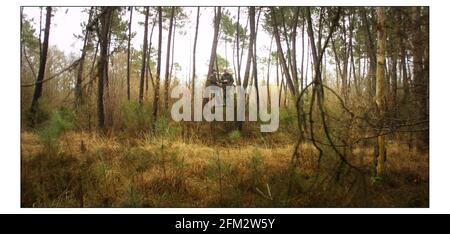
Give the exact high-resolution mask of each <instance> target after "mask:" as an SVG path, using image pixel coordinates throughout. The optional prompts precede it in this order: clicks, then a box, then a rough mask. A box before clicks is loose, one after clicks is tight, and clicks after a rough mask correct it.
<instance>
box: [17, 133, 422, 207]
mask: <svg viewBox="0 0 450 234" xmlns="http://www.w3.org/2000/svg"><path fill="white" fill-rule="evenodd" d="M130 139H131V140H130ZM389 146H390V147H389ZM293 147H294V145H293V144H292V143H286V144H279V145H276V146H273V145H272V146H268V145H264V144H253V145H252V144H248V145H236V146H229V147H228V146H227V147H224V146H217V145H216V146H215V145H206V144H196V143H185V142H183V141H181V140H169V139H161V138H152V137H148V138H143V139H134V138H130V137H123V138H121V137H118V136H111V137H105V136H103V137H101V136H99V135H98V134H96V133H90V132H67V133H65V134H64V135H63V137H62V138H61V139H59V140H58V142H57V144H54V145H52V146H51V147H49V146H45V145H43V144H42V143H41V141H40V140H39V136H38V134H37V133H33V132H22V133H21V205H22V207H428V206H429V173H428V169H429V168H428V165H429V164H428V154H427V153H420V152H418V151H417V150H416V149H408V147H407V146H404V145H402V144H396V143H395V142H391V143H390V144H389V145H388V160H387V162H386V165H387V168H386V175H385V177H383V179H382V180H381V181H378V180H377V179H376V178H375V179H374V178H373V177H371V176H370V165H371V161H372V152H373V149H354V150H353V154H352V155H353V158H352V159H349V160H350V162H352V163H355V164H360V165H366V166H365V167H363V168H365V170H366V171H367V172H368V174H364V175H359V174H358V173H357V172H355V171H353V170H351V169H350V168H348V167H345V168H344V169H342V172H339V173H340V174H341V175H340V179H339V176H336V175H335V174H333V173H326V170H328V171H329V168H330V167H327V166H326V165H327V164H326V161H327V160H324V162H322V163H323V164H324V165H325V166H321V169H318V167H317V156H316V155H317V153H316V152H315V149H314V148H313V147H312V146H311V145H302V151H301V152H302V155H301V160H300V163H299V166H298V168H297V169H296V170H294V171H292V170H290V165H291V164H290V162H291V157H292V152H293ZM330 161H331V160H330ZM330 165H331V163H330ZM327 168H328V169H327ZM289 188H290V189H289Z"/></svg>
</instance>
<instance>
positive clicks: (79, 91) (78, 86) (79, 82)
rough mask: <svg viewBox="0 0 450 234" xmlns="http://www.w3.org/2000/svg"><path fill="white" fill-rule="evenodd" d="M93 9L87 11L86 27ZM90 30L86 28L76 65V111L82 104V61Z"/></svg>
mask: <svg viewBox="0 0 450 234" xmlns="http://www.w3.org/2000/svg"><path fill="white" fill-rule="evenodd" d="M93 11H94V7H91V9H90V11H89V17H88V21H87V24H86V25H89V24H90V22H91V19H92V14H93ZM89 34H90V30H89V29H88V28H87V27H86V32H85V35H84V42H83V48H82V49H81V57H80V60H79V64H78V72H77V81H76V84H75V107H76V108H77V109H78V108H79V107H80V106H81V105H82V104H83V87H82V83H83V69H84V59H85V57H86V47H87V43H88V40H89Z"/></svg>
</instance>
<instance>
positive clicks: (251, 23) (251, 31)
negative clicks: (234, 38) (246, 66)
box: [249, 7, 259, 115]
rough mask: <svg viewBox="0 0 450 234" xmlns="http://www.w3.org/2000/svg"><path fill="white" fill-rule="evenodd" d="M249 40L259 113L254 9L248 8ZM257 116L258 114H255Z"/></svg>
mask: <svg viewBox="0 0 450 234" xmlns="http://www.w3.org/2000/svg"><path fill="white" fill-rule="evenodd" d="M249 14H250V38H252V39H251V40H253V43H252V46H253V48H252V49H253V54H252V60H253V61H252V64H253V71H252V75H253V79H254V81H255V89H256V111H257V112H256V113H259V88H258V63H257V62H256V29H255V28H256V22H255V7H250V11H249ZM257 115H258V114H257Z"/></svg>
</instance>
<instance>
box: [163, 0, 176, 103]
mask: <svg viewBox="0 0 450 234" xmlns="http://www.w3.org/2000/svg"><path fill="white" fill-rule="evenodd" d="M174 16H175V7H172V10H171V14H170V22H169V35H168V36H167V53H166V72H165V79H164V110H165V111H167V108H168V106H169V86H170V84H169V82H170V80H169V79H170V73H169V72H170V71H169V68H170V44H171V42H172V30H173V18H174Z"/></svg>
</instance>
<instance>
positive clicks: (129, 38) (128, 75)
mask: <svg viewBox="0 0 450 234" xmlns="http://www.w3.org/2000/svg"><path fill="white" fill-rule="evenodd" d="M132 19H133V7H130V22H128V48H127V99H128V101H130V70H131V66H130V59H131V58H130V47H131V21H132Z"/></svg>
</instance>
